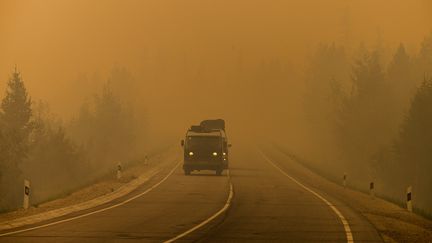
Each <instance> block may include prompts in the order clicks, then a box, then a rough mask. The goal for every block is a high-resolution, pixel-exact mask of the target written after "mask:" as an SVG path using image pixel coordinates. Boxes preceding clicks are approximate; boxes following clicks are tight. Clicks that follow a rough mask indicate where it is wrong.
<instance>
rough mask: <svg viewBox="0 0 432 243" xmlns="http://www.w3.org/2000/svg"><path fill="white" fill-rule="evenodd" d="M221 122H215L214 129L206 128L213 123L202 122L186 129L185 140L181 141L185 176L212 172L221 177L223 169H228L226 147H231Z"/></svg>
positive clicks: (212, 127)
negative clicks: (192, 173)
mask: <svg viewBox="0 0 432 243" xmlns="http://www.w3.org/2000/svg"><path fill="white" fill-rule="evenodd" d="M207 121H211V120H207ZM213 121H214V120H213ZM221 121H223V120H221V119H219V122H216V123H217V124H218V126H216V127H215V126H213V125H211V126H208V124H213V122H205V121H203V122H204V123H201V124H200V125H196V126H191V128H190V129H188V131H187V132H186V136H185V139H184V140H182V141H181V145H182V146H183V148H184V149H183V151H184V163H183V170H184V173H185V175H190V174H191V172H192V171H195V170H197V171H201V170H214V171H215V172H216V175H221V174H222V172H223V170H224V169H228V147H231V145H230V144H228V140H227V136H226V134H225V122H224V121H223V123H222V122H221ZM216 123H214V124H216ZM206 124H207V125H206ZM221 124H223V129H222V127H220V125H221Z"/></svg>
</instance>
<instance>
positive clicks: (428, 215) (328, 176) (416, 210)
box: [272, 143, 432, 220]
mask: <svg viewBox="0 0 432 243" xmlns="http://www.w3.org/2000/svg"><path fill="white" fill-rule="evenodd" d="M272 145H273V147H275V148H276V149H277V150H279V151H280V152H282V153H283V154H285V155H286V156H288V157H289V158H291V159H292V160H294V161H296V162H298V163H300V164H301V165H303V166H304V167H306V168H307V169H309V170H311V171H313V172H314V173H316V174H318V175H320V176H321V177H323V178H325V179H327V180H328V181H331V182H333V183H335V184H337V185H340V186H343V185H342V180H343V179H342V178H338V177H336V176H334V175H332V174H330V173H328V172H326V171H324V170H322V169H320V168H318V167H316V166H313V165H311V164H312V163H310V162H309V161H308V160H305V159H303V158H300V157H298V156H297V155H295V154H293V153H291V152H289V151H286V149H285V148H283V147H282V146H280V145H278V144H274V143H273V144H272ZM346 187H347V188H349V189H351V190H355V191H359V192H362V193H365V194H369V190H368V189H365V188H361V187H358V186H355V185H347V186H346ZM375 196H376V197H378V198H380V199H383V200H385V201H388V202H391V203H393V204H396V205H398V206H399V207H401V208H405V209H406V203H405V202H404V201H401V200H399V199H396V198H393V197H389V196H387V195H384V194H382V193H376V194H375ZM413 213H415V214H418V215H420V216H422V217H424V218H426V219H429V220H432V212H430V211H428V210H425V209H422V208H419V207H416V206H415V205H414V206H413Z"/></svg>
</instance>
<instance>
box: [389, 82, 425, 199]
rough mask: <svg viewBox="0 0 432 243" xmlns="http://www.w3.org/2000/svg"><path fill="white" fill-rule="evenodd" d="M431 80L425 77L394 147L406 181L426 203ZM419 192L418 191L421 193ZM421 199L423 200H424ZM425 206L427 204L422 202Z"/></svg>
mask: <svg viewBox="0 0 432 243" xmlns="http://www.w3.org/2000/svg"><path fill="white" fill-rule="evenodd" d="M431 124H432V80H426V79H425V80H424V82H423V84H422V85H421V87H420V88H419V89H418V91H417V93H416V95H415V96H414V99H413V100H412V102H411V107H410V110H409V111H408V113H407V116H406V118H405V120H404V122H403V124H402V126H401V130H400V136H399V139H398V140H397V142H396V145H395V148H396V149H395V150H396V153H397V158H398V162H399V166H400V167H401V168H402V170H403V171H405V172H406V173H405V175H404V178H401V179H404V180H405V182H406V183H407V185H408V184H410V185H413V186H414V187H416V188H417V191H418V192H419V195H420V194H421V195H423V196H424V197H425V198H426V197H429V198H428V199H427V200H429V201H428V203H429V205H430V204H431V203H432V197H430V192H431V190H432V180H431V179H430V171H431V170H432V129H431ZM420 191H421V193H420ZM423 202H424V201H423ZM425 206H427V204H426V205H425Z"/></svg>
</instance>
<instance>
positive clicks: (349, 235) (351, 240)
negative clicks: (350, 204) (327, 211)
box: [259, 150, 354, 243]
mask: <svg viewBox="0 0 432 243" xmlns="http://www.w3.org/2000/svg"><path fill="white" fill-rule="evenodd" d="M259 152H260V153H261V155H262V156H263V157H264V159H265V160H266V161H267V162H268V163H269V164H270V165H272V166H273V167H275V168H276V169H277V170H279V172H281V173H282V174H283V175H285V176H287V177H288V178H289V179H291V180H292V181H293V182H295V183H296V184H297V185H299V186H300V187H302V188H303V189H305V190H306V191H308V192H310V193H312V194H313V195H315V196H316V197H317V198H319V199H321V200H322V201H323V202H324V203H325V204H327V206H329V207H330V208H331V209H332V210H333V211H334V212H335V214H336V215H337V216H338V217H339V219H340V220H341V221H342V225H343V227H344V230H345V235H346V238H347V242H348V243H354V238H353V235H352V232H351V227H350V225H349V223H348V220H346V218H345V217H344V216H343V214H342V213H341V212H340V211H339V210H338V209H337V208H336V206H335V205H333V204H332V203H330V202H329V201H328V200H327V199H325V198H324V197H323V196H321V195H320V194H318V193H317V192H315V191H314V190H312V189H310V188H309V187H307V186H305V185H304V184H302V183H301V182H299V181H298V180H296V179H295V178H293V177H292V176H290V175H288V174H287V173H286V172H285V171H283V170H282V169H281V168H280V167H279V166H277V165H276V164H275V163H273V162H272V161H271V160H270V159H269V158H268V157H267V156H266V155H265V154H264V153H263V152H262V151H261V150H259Z"/></svg>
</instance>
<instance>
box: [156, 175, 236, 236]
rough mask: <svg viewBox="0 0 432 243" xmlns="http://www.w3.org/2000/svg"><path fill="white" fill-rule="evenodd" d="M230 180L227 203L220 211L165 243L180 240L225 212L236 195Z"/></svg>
mask: <svg viewBox="0 0 432 243" xmlns="http://www.w3.org/2000/svg"><path fill="white" fill-rule="evenodd" d="M228 177H230V175H229V171H228ZM229 181H230V192H229V195H228V199H227V201H226V202H225V205H224V206H223V208H221V209H220V210H219V211H218V212H216V213H215V214H213V215H212V216H211V217H210V218H208V219H206V220H204V221H203V222H201V223H200V224H198V225H196V226H195V227H193V228H191V229H189V230H188V231H186V232H184V233H181V234H179V235H177V236H176V237H174V238H172V239H169V240H167V241H164V243H171V242H174V241H176V240H178V239H180V238H183V237H185V236H186V235H188V234H190V233H192V232H194V231H195V230H197V229H199V228H201V227H203V226H204V225H206V224H208V223H210V222H211V221H212V220H213V219H215V218H216V217H218V216H219V215H221V214H222V213H223V212H225V211H226V210H227V209H228V208H229V207H230V206H231V201H232V199H233V196H234V190H233V185H232V183H231V178H230V180H229Z"/></svg>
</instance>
